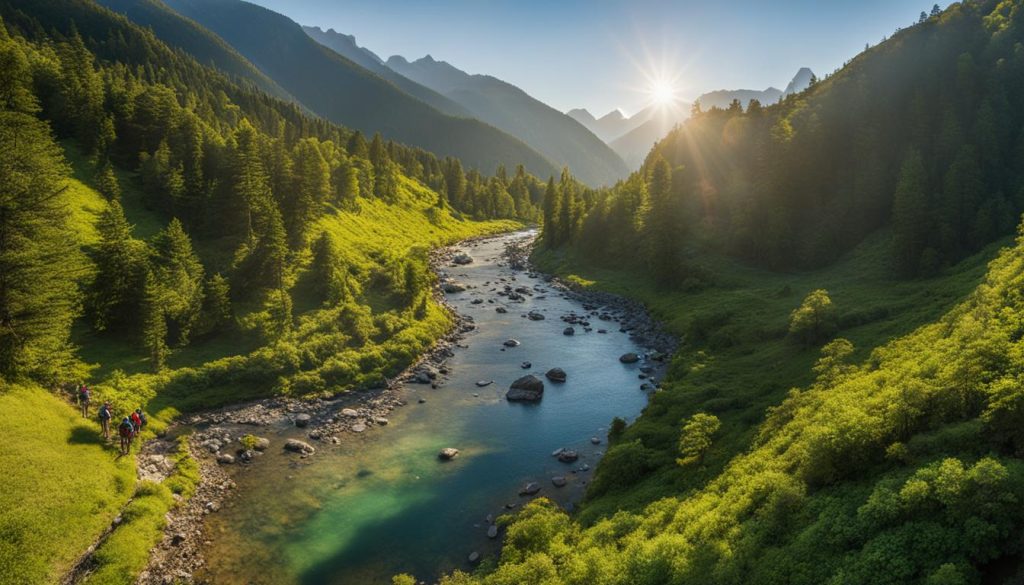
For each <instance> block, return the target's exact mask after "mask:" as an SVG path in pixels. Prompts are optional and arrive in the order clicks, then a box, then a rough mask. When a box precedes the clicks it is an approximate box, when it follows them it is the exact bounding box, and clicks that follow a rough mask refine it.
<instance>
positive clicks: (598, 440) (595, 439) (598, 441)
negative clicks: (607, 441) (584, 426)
mask: <svg viewBox="0 0 1024 585" xmlns="http://www.w3.org/2000/svg"><path fill="white" fill-rule="evenodd" d="M590 442H591V443H593V444H595V445H600V444H601V437H590Z"/></svg>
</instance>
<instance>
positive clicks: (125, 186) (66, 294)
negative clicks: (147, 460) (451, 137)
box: [0, 0, 544, 584]
mask: <svg viewBox="0 0 1024 585" xmlns="http://www.w3.org/2000/svg"><path fill="white" fill-rule="evenodd" d="M0 62H2V63H3V64H4V65H3V67H2V68H0V149H2V150H3V152H4V153H5V155H4V157H2V161H0V187H2V188H0V210H2V213H0V234H3V237H2V238H0V407H2V408H0V411H2V414H0V423H2V424H0V437H2V439H3V441H4V443H5V444H6V445H7V449H5V451H4V454H3V456H2V457H0V459H2V467H3V470H4V473H3V474H2V476H0V533H2V534H3V537H2V538H0V582H4V583H30V584H34V583H52V582H58V581H60V580H61V579H62V578H63V577H64V575H65V574H66V572H67V571H68V570H69V569H70V568H71V566H72V564H73V563H74V562H75V560H76V559H77V558H78V557H79V555H81V554H82V553H83V552H85V550H84V549H85V547H86V546H88V545H89V544H90V543H91V542H92V541H93V540H94V539H95V538H96V537H97V536H98V535H99V534H100V533H101V532H102V531H103V530H104V529H105V528H106V527H108V526H110V524H111V521H112V520H113V519H114V517H115V516H118V515H119V514H120V515H121V516H122V523H121V524H120V525H119V527H118V530H117V532H116V535H115V536H114V537H113V538H111V539H109V540H106V541H104V543H103V544H102V545H101V547H100V549H99V550H98V551H97V552H96V554H95V555H94V556H93V557H92V564H91V565H90V570H91V572H90V573H89V575H88V577H87V578H86V579H85V581H84V582H86V583H90V584H107V583H123V582H126V581H131V580H133V578H134V575H135V574H137V573H138V571H139V570H140V569H141V568H142V567H143V566H144V565H145V563H146V561H147V558H148V554H149V550H150V548H151V547H152V546H153V545H154V543H155V542H157V540H158V539H159V538H160V537H161V536H162V528H163V525H164V522H165V514H166V512H167V511H168V510H169V509H170V508H171V507H173V506H175V505H177V499H176V496H182V497H186V498H187V497H188V496H189V495H190V494H191V493H192V490H194V489H195V481H196V468H195V463H194V462H193V461H191V460H190V459H189V458H188V457H186V456H185V455H184V454H182V453H169V454H168V455H169V456H170V457H171V463H172V464H174V466H175V469H174V471H173V472H172V473H171V475H170V477H169V478H168V479H167V480H165V481H163V482H161V483H159V484H154V483H151V482H142V483H138V484H136V480H135V469H134V458H121V459H118V458H117V457H116V453H115V449H114V447H113V446H111V445H110V444H105V443H104V442H103V441H102V439H101V438H100V435H99V428H98V425H97V423H96V422H95V418H92V417H90V418H88V419H84V418H81V417H80V415H78V414H76V413H75V409H73V408H72V407H71V406H70V405H69V404H68V400H69V398H70V396H69V393H68V392H67V390H66V389H67V387H68V385H69V384H72V383H76V382H78V381H79V380H85V381H87V382H89V384H90V386H92V389H93V392H94V398H93V401H94V404H96V403H97V402H99V401H104V400H109V401H110V402H111V403H112V404H113V408H114V413H115V416H121V415H123V414H125V413H126V412H127V411H128V410H130V409H133V408H136V407H139V406H141V407H143V408H144V409H145V410H146V411H147V412H149V413H150V422H151V426H150V428H151V429H152V431H151V432H153V431H159V430H160V429H162V428H163V427H164V426H165V424H166V423H167V422H168V421H170V420H172V419H173V418H174V417H175V416H177V415H178V414H179V413H181V412H187V411H190V410H194V409H200V408H209V407H213V406H217V405H221V404H226V403H234V402H239V401H243V400H246V399H251V398H256V397H260V396H269V395H284V394H287V395H293V396H299V395H319V394H322V393H335V392H339V391H344V390H347V389H355V388H362V387H367V386H376V385H379V384H381V383H382V381H383V380H384V377H386V376H393V375H394V374H395V373H397V372H398V371H400V370H401V369H402V368H403V367H404V366H405V365H407V364H409V363H410V361H411V360H413V359H415V357H416V356H418V355H420V354H421V353H422V352H423V351H424V350H425V349H426V348H428V347H429V346H430V345H431V344H432V343H434V341H435V340H436V339H437V337H438V336H439V335H442V334H443V333H444V332H445V331H446V330H447V329H448V328H449V327H450V325H451V323H450V318H449V316H448V314H447V313H446V312H445V311H444V310H443V309H442V308H441V307H439V306H438V305H437V304H436V303H435V302H434V300H433V297H432V295H431V292H430V286H431V283H432V275H431V273H430V271H429V268H428V265H427V251H428V250H429V249H430V248H431V247H434V246H437V245H441V244H443V243H446V242H451V241H454V240H457V239H462V238H465V237H469V236H473V235H478V234H482V233H489V232H493V231H499V230H507V229H509V228H511V227H514V226H518V225H521V224H520V223H519V220H521V219H532V218H535V217H537V215H538V211H537V209H538V204H539V202H540V198H541V197H542V195H543V190H544V185H543V184H542V183H540V182H538V181H537V180H536V179H534V178H533V177H532V176H530V175H528V174H526V172H525V170H524V169H523V168H522V167H519V168H517V169H516V170H515V172H509V173H506V172H505V171H504V170H502V172H501V173H500V175H498V176H495V177H484V176H482V175H480V174H479V173H478V172H476V171H468V172H467V171H464V170H463V168H462V166H461V163H460V162H459V161H458V160H455V159H444V160H439V159H438V158H437V157H436V156H434V155H433V154H431V153H428V152H426V151H423V150H420V149H416V148H410V147H406V146H403V145H400V144H396V143H393V142H387V141H385V140H384V139H382V138H381V137H380V136H379V135H377V136H375V137H373V138H372V139H367V138H365V137H364V136H363V135H362V134H361V133H359V132H358V131H353V130H350V129H346V128H343V127H340V126H336V125H334V124H332V123H330V122H327V121H325V120H322V119H319V118H313V117H309V116H307V115H306V114H305V113H304V111H303V110H302V109H301V108H299V107H298V106H297V105H295V104H294V103H290V102H287V101H283V100H280V99H278V98H276V97H273V96H270V95H267V94H266V93H263V92H261V91H258V89H257V87H256V86H255V85H253V84H249V83H245V84H242V85H239V84H238V83H236V82H235V81H234V79H235V78H234V77H229V76H227V75H225V74H224V73H222V72H221V71H219V70H218V69H214V68H212V67H209V66H206V65H204V64H201V63H199V62H198V61H197V60H196V59H194V58H193V57H191V56H190V55H189V54H188V53H186V52H184V51H181V50H176V49H174V48H172V47H170V46H168V45H167V44H164V43H163V42H162V41H160V40H159V39H158V38H157V36H156V35H155V34H154V33H153V32H152V31H150V30H148V29H144V28H142V27H140V26H137V25H135V24H133V23H131V22H129V21H128V20H127V19H126V18H124V17H123V16H120V15H118V14H116V13H114V12H112V11H110V10H108V9H106V8H103V7H100V6H98V5H97V4H95V3H93V2H91V1H86V0H40V1H36V2H32V3H28V4H26V3H21V2H13V1H8V0H3V1H0ZM471 217H472V218H477V219H479V220H481V221H473V220H471V219H470V218H471ZM367 233H373V234H374V238H372V239H370V238H366V237H365V234H367ZM91 414H93V415H95V409H94V410H93V412H92V413H91ZM129 502H130V503H129ZM123 506H127V507H124V508H123ZM55 527H60V529H59V530H55Z"/></svg>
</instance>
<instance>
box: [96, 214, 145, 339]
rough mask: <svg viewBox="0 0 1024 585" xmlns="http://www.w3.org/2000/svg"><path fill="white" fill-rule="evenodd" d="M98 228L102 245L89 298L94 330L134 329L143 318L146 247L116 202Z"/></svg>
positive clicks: (100, 244)
mask: <svg viewBox="0 0 1024 585" xmlns="http://www.w3.org/2000/svg"><path fill="white" fill-rule="evenodd" d="M96 228H97V231H99V235H100V243H99V246H98V247H97V250H96V256H95V261H96V275H95V278H94V279H93V283H92V285H91V287H90V291H89V295H88V303H89V311H90V313H92V318H93V326H94V327H95V328H96V329H98V330H100V331H102V330H105V329H116V328H120V327H123V326H130V325H132V324H133V322H135V321H136V319H138V317H139V308H140V303H141V300H142V289H143V284H144V279H145V276H146V271H147V270H148V260H147V257H146V256H147V253H146V246H145V244H144V243H143V242H140V241H138V240H136V239H134V238H133V237H132V226H131V224H129V223H128V220H127V218H125V216H124V209H123V208H122V207H121V203H120V202H119V201H117V200H116V199H115V200H113V201H110V202H109V204H108V205H107V208H106V209H104V210H103V212H102V213H101V214H100V218H99V221H98V222H97V224H96Z"/></svg>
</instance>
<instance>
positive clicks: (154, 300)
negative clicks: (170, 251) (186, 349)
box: [142, 272, 170, 372]
mask: <svg viewBox="0 0 1024 585" xmlns="http://www.w3.org/2000/svg"><path fill="white" fill-rule="evenodd" d="M143 290H144V293H143V305H142V312H143V316H144V317H143V323H142V342H143V344H144V345H145V347H146V350H147V351H148V352H149V365H150V367H151V368H153V371H154V372H159V371H160V370H163V369H164V366H165V365H166V364H167V356H168V354H169V353H170V350H169V349H168V348H167V318H166V316H165V314H164V309H163V298H162V294H161V290H160V286H159V285H158V284H157V280H156V277H154V276H153V274H152V273H150V272H147V273H146V277H145V285H144V288H143Z"/></svg>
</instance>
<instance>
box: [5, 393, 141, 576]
mask: <svg viewBox="0 0 1024 585" xmlns="http://www.w3.org/2000/svg"><path fill="white" fill-rule="evenodd" d="M94 412H95V409H94ZM0 429H2V433H0V435H2V437H3V444H4V448H3V450H2V451H0V470H3V473H0V535H2V536H0V581H3V582H4V583H53V582H56V581H58V580H59V578H60V577H61V576H62V575H63V573H64V572H65V571H66V570H67V569H69V568H70V564H71V563H73V562H74V561H75V559H77V558H78V556H79V555H80V554H82V553H83V552H84V551H85V549H86V547H88V546H89V545H90V544H91V543H92V541H93V539H94V538H96V536H98V535H99V533H100V532H102V531H103V530H104V529H106V528H107V527H108V526H109V525H110V523H111V521H112V520H113V519H114V516H116V515H117V513H118V512H119V510H120V509H121V506H122V505H124V503H125V502H126V501H127V500H128V498H129V497H130V496H131V495H132V494H133V492H134V490H135V462H134V460H133V458H130V457H118V453H117V449H116V445H113V446H105V445H104V444H103V438H102V437H101V436H100V434H99V425H98V424H97V423H96V422H95V421H94V420H91V419H90V420H85V419H83V418H82V415H81V413H80V412H78V411H77V409H76V408H75V407H74V406H72V405H70V404H68V403H67V402H66V401H65V400H63V399H62V397H60V396H55V395H53V394H51V393H49V392H47V391H45V390H44V389H42V388H39V387H36V386H6V387H3V388H0Z"/></svg>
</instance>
